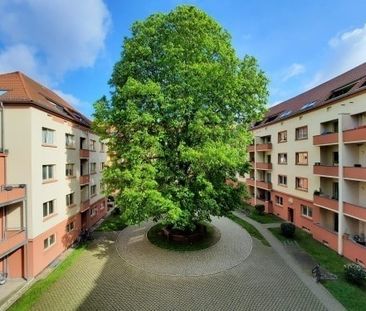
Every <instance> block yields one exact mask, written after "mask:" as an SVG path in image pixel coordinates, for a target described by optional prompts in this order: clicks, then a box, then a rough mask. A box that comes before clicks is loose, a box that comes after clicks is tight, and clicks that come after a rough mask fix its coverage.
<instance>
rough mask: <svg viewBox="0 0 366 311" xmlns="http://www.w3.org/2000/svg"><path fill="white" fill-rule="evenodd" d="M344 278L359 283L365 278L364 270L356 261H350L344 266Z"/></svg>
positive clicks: (365, 272)
mask: <svg viewBox="0 0 366 311" xmlns="http://www.w3.org/2000/svg"><path fill="white" fill-rule="evenodd" d="M344 273H345V276H346V280H347V281H349V282H351V283H354V284H357V285H361V284H362V283H363V282H364V281H365V280H366V271H365V269H363V268H362V267H361V266H360V265H358V264H356V263H350V264H347V265H345V266H344Z"/></svg>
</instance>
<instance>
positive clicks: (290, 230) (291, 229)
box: [281, 222, 296, 238]
mask: <svg viewBox="0 0 366 311" xmlns="http://www.w3.org/2000/svg"><path fill="white" fill-rule="evenodd" d="M295 229H296V227H295V225H294V224H292V223H290V222H285V223H283V224H281V233H282V235H283V236H285V237H286V238H293V237H294V235H295Z"/></svg>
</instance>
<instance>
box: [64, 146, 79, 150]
mask: <svg viewBox="0 0 366 311" xmlns="http://www.w3.org/2000/svg"><path fill="white" fill-rule="evenodd" d="M65 148H66V149H70V150H76V147H73V146H65Z"/></svg>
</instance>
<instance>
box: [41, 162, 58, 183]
mask: <svg viewBox="0 0 366 311" xmlns="http://www.w3.org/2000/svg"><path fill="white" fill-rule="evenodd" d="M55 166H56V165H55V164H45V165H42V180H43V181H49V180H54V179H55ZM45 173H46V174H45ZM45 175H46V178H45ZM51 175H52V176H51Z"/></svg>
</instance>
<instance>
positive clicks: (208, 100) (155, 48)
mask: <svg viewBox="0 0 366 311" xmlns="http://www.w3.org/2000/svg"><path fill="white" fill-rule="evenodd" d="M267 84H268V80H267V78H266V76H265V74H264V73H263V72H262V71H261V70H260V69H259V67H258V64H257V61H256V59H255V58H254V57H250V56H245V57H244V58H243V59H239V58H238V56H237V55H236V53H235V50H234V48H233V46H232V44H231V37H230V35H229V34H228V32H227V31H225V30H224V29H223V28H222V27H221V26H220V25H219V24H218V23H217V22H216V21H215V20H214V19H212V18H211V17H209V16H208V15H207V14H206V13H205V12H203V11H202V10H200V9H197V8H195V7H193V6H179V7H177V8H176V9H175V10H173V11H171V12H169V13H167V14H163V13H158V14H153V15H151V16H149V17H148V18H147V19H146V20H144V21H138V22H135V23H134V24H133V26H132V34H131V36H130V37H128V38H125V39H124V43H123V49H122V53H121V59H120V60H119V61H118V62H117V63H116V64H115V67H114V71H113V74H112V77H111V80H110V86H111V88H112V95H111V99H110V100H108V99H107V98H106V97H103V98H102V99H100V100H99V101H98V102H97V103H96V104H95V114H94V116H95V122H94V124H95V129H96V130H97V132H98V134H99V135H100V136H101V138H102V139H105V140H106V141H107V145H108V150H109V152H110V155H111V161H110V163H109V165H108V167H107V168H106V170H105V171H104V176H103V178H104V185H105V188H106V191H107V192H108V193H115V194H116V200H117V204H120V205H121V206H123V208H124V209H125V212H124V215H125V217H126V219H127V220H128V222H129V223H130V224H136V223H140V222H142V221H144V220H146V219H149V218H153V219H154V220H160V221H163V222H165V223H167V224H172V225H173V226H174V227H175V228H179V229H185V230H186V229H191V230H193V229H194V227H195V224H196V223H198V222H201V221H210V217H211V216H213V215H214V216H222V215H226V214H227V213H228V212H229V211H231V210H233V209H234V208H236V207H237V206H238V204H240V200H241V197H242V195H243V193H244V188H243V187H242V186H233V185H232V184H230V183H228V182H227V181H228V180H234V181H235V180H236V179H235V178H236V174H237V173H241V174H243V173H244V171H245V170H246V169H247V167H248V157H247V148H246V147H247V145H248V144H249V143H250V141H251V140H252V137H251V134H250V132H249V131H248V128H249V126H250V125H251V124H252V123H253V122H255V121H256V120H258V119H260V118H262V117H263V113H264V111H265V109H266V101H267V96H268V91H267Z"/></svg>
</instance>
